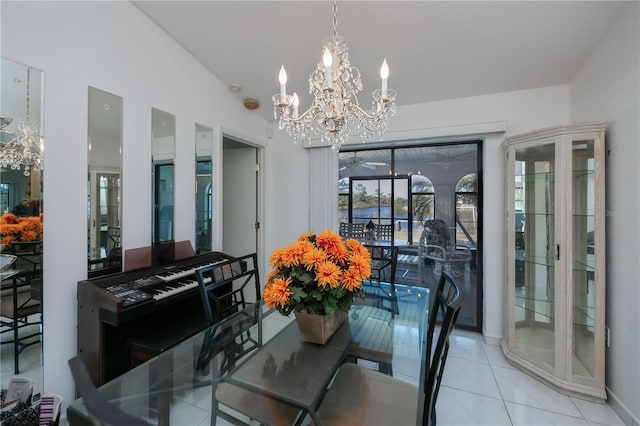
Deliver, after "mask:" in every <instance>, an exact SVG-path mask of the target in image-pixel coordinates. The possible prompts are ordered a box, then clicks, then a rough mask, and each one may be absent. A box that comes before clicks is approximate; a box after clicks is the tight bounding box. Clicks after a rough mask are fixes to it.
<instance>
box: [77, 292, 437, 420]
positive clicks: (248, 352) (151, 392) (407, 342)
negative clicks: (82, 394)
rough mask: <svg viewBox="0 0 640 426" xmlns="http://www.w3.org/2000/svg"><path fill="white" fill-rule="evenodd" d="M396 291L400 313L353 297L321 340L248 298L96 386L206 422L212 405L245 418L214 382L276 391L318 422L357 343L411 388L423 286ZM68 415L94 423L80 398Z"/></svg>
mask: <svg viewBox="0 0 640 426" xmlns="http://www.w3.org/2000/svg"><path fill="white" fill-rule="evenodd" d="M396 291H397V292H398V295H399V296H400V297H398V298H397V299H398V303H399V314H398V315H395V316H393V317H392V316H391V315H389V312H388V310H386V309H383V308H378V307H377V306H376V305H375V303H367V304H364V305H362V304H356V305H354V306H353V307H352V309H351V311H350V312H349V315H348V320H346V321H345V322H344V323H343V324H342V325H341V327H340V328H339V329H338V330H337V331H336V333H335V334H334V336H333V337H332V338H331V339H330V340H329V341H328V342H327V343H326V344H324V345H318V344H314V343H306V342H303V341H302V339H301V337H300V333H299V331H298V328H297V325H296V324H295V320H294V319H293V314H292V315H291V318H290V317H284V316H282V315H280V314H279V313H278V312H277V311H275V310H270V309H268V308H266V307H265V306H264V305H263V304H261V303H259V304H258V305H252V306H250V307H249V308H248V309H246V310H245V311H242V312H239V313H237V314H234V315H232V316H231V317H229V318H227V319H225V320H224V321H223V322H221V323H219V324H216V325H214V326H213V327H211V328H209V329H207V330H205V331H203V332H201V333H198V334H196V335H195V336H193V337H191V338H189V339H187V340H185V341H183V342H182V343H180V344H179V345H177V346H175V347H173V348H172V349H171V350H169V351H166V352H164V353H162V354H160V355H159V356H157V357H154V358H153V359H151V360H149V361H147V362H145V363H143V364H141V365H139V366H137V367H135V368H134V369H132V370H130V371H128V372H126V373H125V374H123V375H122V376H120V377H118V378H116V379H114V380H112V381H110V382H109V383H106V384H105V385H103V386H101V387H100V388H98V391H99V393H100V394H101V395H102V396H103V397H104V398H105V399H106V400H108V401H109V402H110V403H111V404H112V405H113V406H115V407H117V408H119V409H120V410H122V411H124V412H126V413H128V414H131V415H134V416H136V417H139V418H142V419H145V420H146V421H148V422H149V423H151V424H159V425H160V424H163V425H164V424H171V425H192V424H203V423H202V422H204V423H205V424H206V423H209V422H208V421H206V420H207V418H209V419H210V418H211V415H212V414H211V413H212V412H213V413H220V412H221V411H222V412H224V413H226V415H231V416H233V417H239V418H241V419H242V421H245V422H246V421H247V420H248V419H247V418H246V417H243V416H244V414H243V413H242V412H238V411H237V410H238V408H237V407H234V408H236V409H235V410H232V409H230V408H229V407H228V406H227V405H225V401H218V400H217V397H216V395H217V394H216V391H215V389H217V388H218V386H220V385H221V384H223V383H224V384H225V386H228V385H231V386H234V387H235V388H236V389H237V390H238V392H240V394H242V393H243V392H244V393H249V394H256V395H261V396H264V395H267V396H270V397H272V398H275V400H277V401H279V402H282V403H283V404H287V405H288V406H291V407H294V408H295V409H296V410H300V412H301V413H302V416H309V417H310V418H309V417H307V419H308V420H311V419H315V420H317V423H321V419H317V418H316V415H315V409H316V408H317V407H318V405H319V404H320V402H321V399H322V396H323V395H324V391H325V390H326V388H327V386H328V385H329V383H330V382H331V379H332V377H333V375H334V374H335V372H336V370H337V369H338V367H339V366H340V365H341V364H342V363H343V362H344V361H345V358H346V357H347V356H348V355H350V353H351V352H353V351H355V350H357V351H358V354H361V356H364V355H362V354H363V353H364V354H371V355H372V357H374V359H377V358H379V357H380V356H383V357H386V359H385V362H386V360H388V361H389V362H390V363H392V364H393V369H394V370H393V371H394V372H398V376H399V377H402V378H403V380H406V381H409V382H410V383H412V384H413V385H415V386H416V393H417V392H418V385H419V380H420V364H421V353H420V348H421V347H422V345H421V339H423V338H424V334H426V324H427V316H428V315H427V309H428V306H429V290H428V289H426V288H420V287H408V286H396ZM376 357H377V358H376ZM364 362H365V363H366V362H368V361H366V360H365V361H364ZM194 407H195V408H194ZM216 410H218V411H216ZM214 415H215V414H214ZM216 416H217V417H221V416H220V415H216ZM222 417H224V416H222ZM67 418H68V420H69V424H70V425H72V426H74V425H88V424H98V422H97V421H96V419H95V418H94V417H93V416H92V415H91V414H90V413H89V412H88V410H87V407H86V406H85V405H84V403H83V400H82V399H78V400H76V401H74V402H72V403H71V404H70V406H69V408H68V410H67ZM305 421H306V422H307V423H308V422H309V421H307V420H305Z"/></svg>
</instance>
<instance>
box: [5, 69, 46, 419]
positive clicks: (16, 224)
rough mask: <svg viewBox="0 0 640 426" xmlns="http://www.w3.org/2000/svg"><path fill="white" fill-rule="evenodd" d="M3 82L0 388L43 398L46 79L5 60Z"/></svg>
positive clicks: (36, 71) (35, 71)
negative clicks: (15, 384)
mask: <svg viewBox="0 0 640 426" xmlns="http://www.w3.org/2000/svg"><path fill="white" fill-rule="evenodd" d="M0 76H1V79H2V81H1V82H0V83H1V84H0V87H2V90H1V91H0V124H1V125H0V167H1V168H0V260H1V262H0V280H1V284H0V285H1V290H2V296H1V299H2V306H0V316H2V326H1V331H2V333H1V335H2V337H1V338H0V340H1V343H2V356H1V357H0V359H1V361H2V362H1V363H0V380H1V383H0V387H2V388H3V389H7V388H9V387H10V383H11V380H12V378H13V377H15V376H20V377H24V378H26V379H27V380H28V381H30V382H31V384H32V385H33V394H36V393H42V337H43V327H42V315H41V313H42V307H43V303H44V302H43V299H42V286H43V278H44V277H43V274H42V258H43V255H42V241H43V235H44V233H43V226H42V217H43V216H42V213H43V211H44V198H43V191H42V188H43V185H42V183H43V182H42V166H43V154H44V130H43V129H44V126H43V112H42V105H43V93H44V73H43V72H42V71H41V70H38V69H36V68H33V67H31V66H28V65H25V64H21V63H17V62H14V61H11V60H9V59H6V58H2V60H1V62H0ZM15 303H17V305H18V308H16V309H14V308H13V306H14V304H15ZM24 304H28V306H25V305H24ZM14 332H15V334H14ZM3 411H4V410H3ZM3 415H4V412H3ZM3 419H4V416H3ZM7 424H8V423H7Z"/></svg>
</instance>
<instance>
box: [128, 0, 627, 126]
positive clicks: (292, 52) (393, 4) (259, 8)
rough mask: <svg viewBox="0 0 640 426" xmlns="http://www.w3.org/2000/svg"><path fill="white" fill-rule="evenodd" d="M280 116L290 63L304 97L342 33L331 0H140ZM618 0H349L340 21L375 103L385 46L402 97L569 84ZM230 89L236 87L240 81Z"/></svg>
mask: <svg viewBox="0 0 640 426" xmlns="http://www.w3.org/2000/svg"><path fill="white" fill-rule="evenodd" d="M134 4H136V5H137V7H138V8H139V9H140V10H142V11H143V12H144V13H146V14H147V15H148V16H149V17H150V18H151V19H152V20H153V21H155V22H156V23H157V24H158V25H159V26H160V27H162V28H163V29H164V30H165V31H166V32H167V33H168V34H169V35H170V36H171V37H172V38H173V39H175V40H176V41H177V42H178V43H179V44H180V45H181V46H183V47H184V48H185V49H186V50H187V51H189V52H191V54H192V55H193V56H195V57H196V58H197V59H198V60H199V61H200V62H201V63H202V64H203V65H204V66H205V67H207V68H208V69H209V70H210V71H211V72H212V73H213V74H214V75H216V76H217V77H218V78H219V79H220V80H221V81H222V82H223V83H224V84H225V85H227V87H231V86H232V85H233V84H236V83H237V84H239V86H240V87H241V90H240V91H237V94H238V98H239V102H242V100H243V99H246V98H255V99H257V100H258V101H259V102H260V108H259V109H258V110H257V113H259V114H262V115H263V116H264V117H265V119H267V120H268V121H273V120H274V118H273V104H272V101H271V96H272V95H273V94H275V93H276V92H278V90H279V86H278V72H279V70H280V66H281V65H284V66H285V68H286V69H287V73H288V76H289V80H288V83H287V89H288V90H287V91H288V93H292V92H294V91H295V92H297V93H298V95H299V96H300V97H301V101H300V104H301V109H306V108H307V107H308V106H309V104H310V102H311V99H310V97H309V95H308V82H307V81H308V77H309V74H310V73H311V72H312V71H313V69H314V68H315V66H316V64H317V63H318V62H319V61H320V60H321V53H322V52H321V46H322V42H323V40H324V39H325V38H327V37H328V36H330V35H331V33H332V12H331V9H332V3H331V2H330V1H322V2H319V1H167V0H163V1H134ZM624 6H625V2H616V1H491V2H485V1H469V2H467V1H342V2H338V14H337V29H338V34H340V35H342V36H343V37H344V38H345V39H346V41H347V43H348V46H349V49H350V58H351V63H352V65H354V66H356V67H358V68H359V69H360V71H361V73H362V76H363V83H364V91H363V92H362V93H361V94H360V95H359V100H360V102H361V103H362V104H364V105H369V104H370V101H371V92H372V91H373V90H374V89H376V88H378V87H379V85H380V78H379V68H380V65H381V63H382V60H383V59H384V58H386V59H387V62H388V63H389V67H390V70H391V71H390V76H389V87H390V88H393V89H396V90H397V91H398V96H397V104H398V105H399V106H403V105H411V104H418V103H424V102H430V101H438V100H445V99H452V98H460V97H468V96H477V95H485V94H490V93H498V92H505V91H512V90H521V89H530V88H538V87H544V86H552V85H559V84H567V83H568V82H569V81H570V79H571V78H572V76H574V75H575V73H576V72H577V71H578V70H579V68H580V67H581V65H582V64H583V63H584V62H585V61H586V60H587V58H588V57H589V55H590V54H591V52H592V51H593V49H594V48H595V46H596V45H597V43H598V42H599V40H601V39H602V38H603V36H604V35H605V34H606V33H607V32H608V31H609V29H610V28H611V27H612V25H613V23H614V22H615V20H616V19H617V18H618V17H619V16H620V14H621V13H622V11H623V9H624ZM230 90H231V89H230Z"/></svg>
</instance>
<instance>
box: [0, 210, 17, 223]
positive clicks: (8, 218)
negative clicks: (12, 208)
mask: <svg viewBox="0 0 640 426" xmlns="http://www.w3.org/2000/svg"><path fill="white" fill-rule="evenodd" d="M9 223H17V216H16V215H14V214H13V213H7V214H3V215H2V216H0V224H3V225H4V224H9Z"/></svg>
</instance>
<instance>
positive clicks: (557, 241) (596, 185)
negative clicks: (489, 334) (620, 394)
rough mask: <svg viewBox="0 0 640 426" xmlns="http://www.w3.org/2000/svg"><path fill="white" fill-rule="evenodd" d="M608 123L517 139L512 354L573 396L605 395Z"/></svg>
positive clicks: (511, 166) (509, 315) (511, 208)
mask: <svg viewBox="0 0 640 426" xmlns="http://www.w3.org/2000/svg"><path fill="white" fill-rule="evenodd" d="M606 126H607V125H606V123H585V124H577V125H568V126H560V127H554V128H549V129H544V130H540V131H535V132H530V133H526V134H522V135H517V136H511V137H507V138H506V139H505V140H504V142H503V144H502V146H503V148H504V150H505V153H506V183H505V187H506V217H505V222H506V224H505V230H506V237H505V238H506V254H507V262H506V281H505V283H506V289H505V293H506V298H505V300H506V310H505V328H506V330H505V339H504V340H503V342H502V348H503V350H504V353H505V355H506V357H507V359H508V360H509V362H511V363H512V364H514V365H515V366H517V367H518V368H520V369H523V370H525V371H526V372H527V373H529V374H530V375H532V376H535V377H538V378H540V379H541V380H543V381H545V382H546V383H548V384H550V385H552V386H553V387H555V388H556V389H557V390H559V391H561V392H563V393H565V394H569V395H572V396H579V397H583V398H587V399H595V400H604V399H606V393H605V388H604V385H605V377H604V376H605V360H604V359H605V279H606V275H605V173H604V172H605V170H604V169H605V143H604V137H605V129H606Z"/></svg>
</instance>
